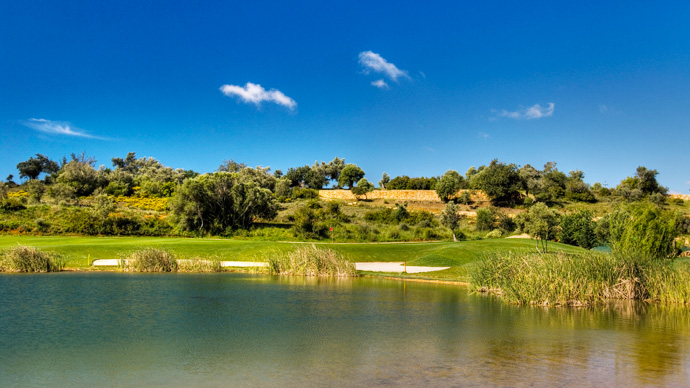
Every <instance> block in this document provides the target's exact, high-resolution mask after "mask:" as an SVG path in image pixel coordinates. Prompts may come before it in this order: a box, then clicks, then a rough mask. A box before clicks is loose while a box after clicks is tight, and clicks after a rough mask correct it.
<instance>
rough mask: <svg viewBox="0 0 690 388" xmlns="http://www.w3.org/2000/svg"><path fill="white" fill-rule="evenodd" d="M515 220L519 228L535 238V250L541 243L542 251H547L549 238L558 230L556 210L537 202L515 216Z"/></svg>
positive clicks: (554, 235)
mask: <svg viewBox="0 0 690 388" xmlns="http://www.w3.org/2000/svg"><path fill="white" fill-rule="evenodd" d="M515 222H516V223H517V225H518V227H519V228H520V230H522V231H523V232H525V233H528V234H529V235H530V236H532V238H534V239H537V250H539V245H540V244H541V247H542V249H543V251H544V253H546V252H548V247H549V246H548V244H549V240H550V239H552V238H554V237H556V233H557V232H558V225H559V215H558V212H556V211H555V210H552V209H549V208H548V206H546V205H545V204H544V203H541V202H539V203H537V204H535V205H534V206H532V207H530V208H529V210H528V211H527V212H525V213H521V214H519V215H518V216H517V217H515Z"/></svg>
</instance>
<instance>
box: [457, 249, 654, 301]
mask: <svg viewBox="0 0 690 388" xmlns="http://www.w3.org/2000/svg"><path fill="white" fill-rule="evenodd" d="M661 266H663V264H662V263H655V262H652V261H648V260H641V259H639V258H621V257H616V256H613V255H610V254H603V253H593V252H592V253H586V254H570V255H569V254H565V253H558V254H551V255H549V254H537V253H527V254H525V253H512V252H507V253H497V254H494V255H491V256H487V257H486V258H484V259H483V260H481V261H479V262H478V263H477V264H476V266H475V268H474V269H473V270H471V271H470V277H471V283H472V285H473V287H474V288H475V289H476V290H478V291H489V292H494V293H497V294H501V295H503V296H504V297H505V298H506V299H507V300H509V301H511V302H514V303H518V304H538V305H544V306H548V305H556V306H559V305H569V306H587V305H592V304H596V303H601V302H604V301H605V300H608V299H649V296H650V292H649V290H648V286H649V285H648V284H647V281H648V276H649V274H650V273H654V271H662V269H661V268H662V267H661Z"/></svg>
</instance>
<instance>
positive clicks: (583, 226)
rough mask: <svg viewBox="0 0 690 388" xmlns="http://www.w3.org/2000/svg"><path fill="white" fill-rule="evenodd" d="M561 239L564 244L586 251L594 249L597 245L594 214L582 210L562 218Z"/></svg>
mask: <svg viewBox="0 0 690 388" xmlns="http://www.w3.org/2000/svg"><path fill="white" fill-rule="evenodd" d="M560 226H561V229H560V232H559V239H560V240H561V242H562V243H564V244H570V245H577V246H580V247H582V248H585V249H591V248H594V246H595V245H596V244H597V236H596V233H595V226H596V225H595V223H594V221H592V213H590V212H589V211H588V210H581V211H579V212H577V213H574V214H569V215H566V216H563V217H562V218H561V225H560Z"/></svg>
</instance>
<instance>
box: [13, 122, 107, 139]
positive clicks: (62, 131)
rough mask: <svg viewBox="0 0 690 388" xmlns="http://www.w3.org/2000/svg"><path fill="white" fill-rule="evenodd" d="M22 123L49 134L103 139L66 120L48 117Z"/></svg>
mask: <svg viewBox="0 0 690 388" xmlns="http://www.w3.org/2000/svg"><path fill="white" fill-rule="evenodd" d="M19 123H20V124H21V125H23V126H25V127H27V128H31V129H33V130H35V131H39V132H43V133H47V134H49V135H65V136H77V137H85V138H88V139H101V140H102V138H99V137H96V136H93V135H90V134H88V133H86V132H85V131H84V130H81V129H79V128H76V127H74V126H72V124H70V123H68V122H66V121H52V120H46V119H28V120H26V121H20V122H19Z"/></svg>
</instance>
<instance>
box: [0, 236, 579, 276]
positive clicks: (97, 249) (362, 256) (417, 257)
mask: <svg viewBox="0 0 690 388" xmlns="http://www.w3.org/2000/svg"><path fill="white" fill-rule="evenodd" d="M17 244H21V245H25V246H34V247H37V248H40V249H42V250H45V251H50V252H56V253H60V254H62V255H64V256H65V257H66V259H67V263H66V264H67V267H72V268H84V267H87V266H88V264H87V260H88V258H89V257H90V259H91V260H92V261H93V260H96V259H116V258H118V257H119V256H120V255H122V254H125V253H129V252H132V251H133V250H135V249H139V248H144V247H152V248H160V249H168V250H170V251H173V252H175V253H176V254H178V255H181V256H186V257H204V258H212V259H218V260H238V261H262V260H264V258H265V257H267V256H268V255H271V254H275V253H280V252H287V251H292V250H294V249H295V247H297V246H300V245H303V243H290V242H273V241H244V240H230V239H213V238H193V239H192V238H162V237H66V236H56V237H40V236H0V249H4V248H8V247H11V246H15V245H17ZM315 245H316V246H319V247H323V248H329V249H332V250H334V251H336V252H339V253H341V254H343V255H345V256H346V257H347V258H349V259H350V260H352V261H355V262H371V261H406V262H407V264H408V265H422V266H437V267H451V268H450V269H447V270H444V271H438V272H431V273H424V274H419V275H406V276H407V277H413V278H425V279H442V280H461V281H467V280H468V279H469V278H468V268H469V266H471V265H472V264H473V263H474V262H476V261H477V260H478V259H479V258H481V257H483V256H484V255H485V254H486V253H488V252H491V251H497V250H510V251H514V252H534V251H535V244H534V241H533V240H525V239H488V240H476V241H461V242H457V243H453V242H427V243H362V244H357V243H352V244H330V243H316V244H315ZM549 247H550V248H551V249H552V250H553V251H564V252H582V251H583V250H582V249H581V248H578V247H573V246H570V245H564V244H559V243H551V244H549Z"/></svg>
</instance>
